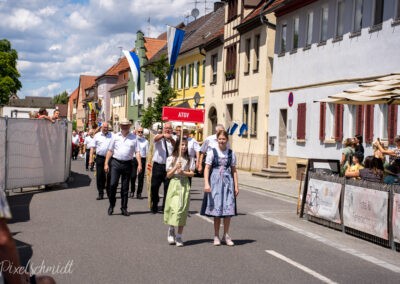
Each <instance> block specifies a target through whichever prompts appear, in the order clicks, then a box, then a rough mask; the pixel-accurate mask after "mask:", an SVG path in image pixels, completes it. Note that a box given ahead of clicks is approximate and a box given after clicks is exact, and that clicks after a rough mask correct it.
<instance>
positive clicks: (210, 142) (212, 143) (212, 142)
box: [200, 134, 231, 153]
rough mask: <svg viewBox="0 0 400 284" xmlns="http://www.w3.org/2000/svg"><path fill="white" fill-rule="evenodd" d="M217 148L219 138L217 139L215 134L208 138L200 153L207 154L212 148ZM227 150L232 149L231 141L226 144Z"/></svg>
mask: <svg viewBox="0 0 400 284" xmlns="http://www.w3.org/2000/svg"><path fill="white" fill-rule="evenodd" d="M217 147H218V138H217V134H214V135H211V136H208V137H207V138H206V140H205V141H204V143H203V145H201V148H200V152H202V153H207V152H208V151H210V150H211V149H212V148H217ZM226 148H227V149H229V148H231V146H230V144H229V141H228V143H226Z"/></svg>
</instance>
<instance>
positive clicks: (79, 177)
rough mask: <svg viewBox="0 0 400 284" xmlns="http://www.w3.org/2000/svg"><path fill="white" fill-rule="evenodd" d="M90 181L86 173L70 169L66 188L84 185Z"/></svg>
mask: <svg viewBox="0 0 400 284" xmlns="http://www.w3.org/2000/svg"><path fill="white" fill-rule="evenodd" d="M91 181H92V179H91V178H90V177H89V176H88V175H85V174H81V173H77V172H72V171H71V177H70V179H69V181H68V188H78V187H86V186H89V185H90V182H91Z"/></svg>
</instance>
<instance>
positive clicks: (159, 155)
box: [153, 138, 174, 164]
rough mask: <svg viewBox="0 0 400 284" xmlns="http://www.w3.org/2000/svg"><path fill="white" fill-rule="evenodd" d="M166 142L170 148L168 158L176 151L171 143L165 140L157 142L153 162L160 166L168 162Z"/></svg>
mask: <svg viewBox="0 0 400 284" xmlns="http://www.w3.org/2000/svg"><path fill="white" fill-rule="evenodd" d="M164 141H166V142H167V147H168V156H169V155H171V154H172V152H173V151H174V146H173V145H172V144H171V142H170V141H169V140H167V139H165V138H161V139H160V140H158V141H157V142H154V154H153V162H156V163H159V164H165V163H166V161H167V153H166V151H165V146H164Z"/></svg>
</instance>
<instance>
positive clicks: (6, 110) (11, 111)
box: [0, 106, 55, 118]
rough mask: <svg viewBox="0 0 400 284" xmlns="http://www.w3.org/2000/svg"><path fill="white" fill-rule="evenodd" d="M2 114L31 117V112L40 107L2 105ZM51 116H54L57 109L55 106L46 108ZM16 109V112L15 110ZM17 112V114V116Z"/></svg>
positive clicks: (3, 115)
mask: <svg viewBox="0 0 400 284" xmlns="http://www.w3.org/2000/svg"><path fill="white" fill-rule="evenodd" d="M1 109H2V110H1V113H0V114H1V115H0V116H2V117H5V116H8V117H9V118H29V113H30V112H31V111H36V112H37V111H39V108H38V107H37V108H24V107H14V106H3V107H1ZM46 110H47V112H48V113H49V116H52V115H53V113H54V111H55V109H54V108H46ZM15 111H16V112H15ZM15 114H16V115H17V116H15Z"/></svg>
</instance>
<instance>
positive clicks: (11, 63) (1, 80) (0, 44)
mask: <svg viewBox="0 0 400 284" xmlns="http://www.w3.org/2000/svg"><path fill="white" fill-rule="evenodd" d="M17 59H18V52H17V51H16V50H15V49H13V48H11V43H10V42H9V41H8V40H7V39H2V40H0V105H4V104H7V103H8V101H9V99H10V95H12V94H15V93H17V91H18V90H20V89H21V88H22V84H21V82H20V81H19V79H18V78H19V77H20V76H21V75H20V74H19V72H18V70H17Z"/></svg>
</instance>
